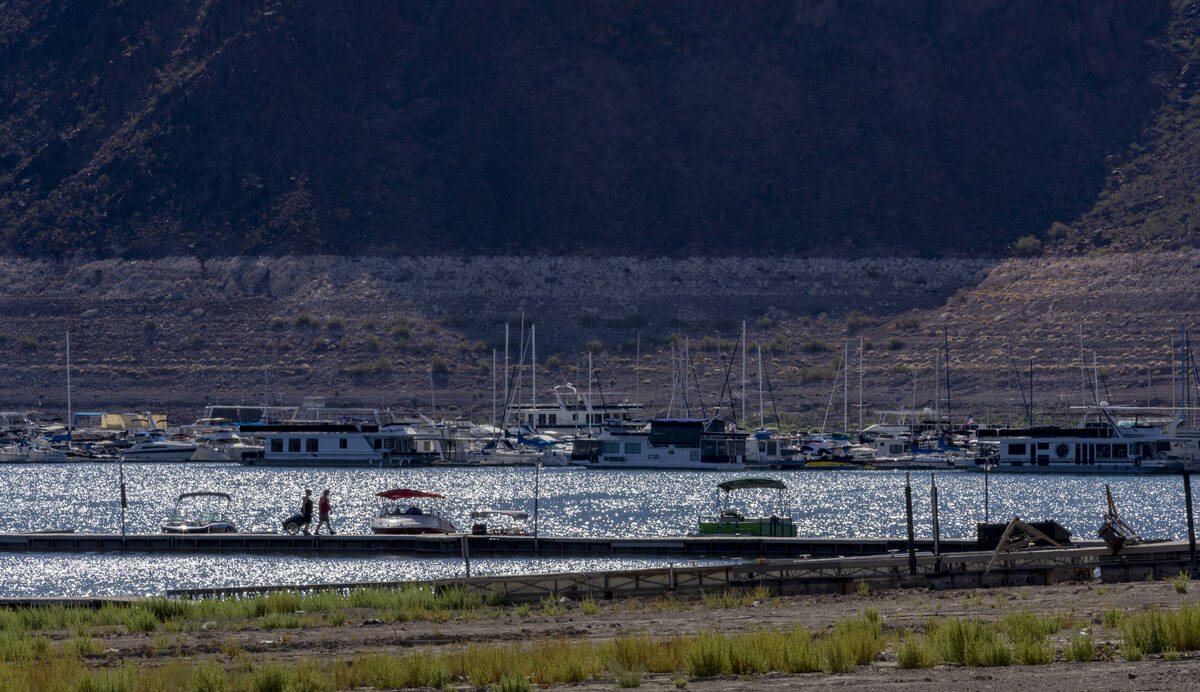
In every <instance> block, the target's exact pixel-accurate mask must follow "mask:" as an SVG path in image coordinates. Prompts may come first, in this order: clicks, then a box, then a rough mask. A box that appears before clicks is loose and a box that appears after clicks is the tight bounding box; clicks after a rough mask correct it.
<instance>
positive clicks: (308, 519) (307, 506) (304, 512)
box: [300, 488, 312, 536]
mask: <svg viewBox="0 0 1200 692" xmlns="http://www.w3.org/2000/svg"><path fill="white" fill-rule="evenodd" d="M300 516H302V517H304V535H305V536H311V535H312V534H311V533H309V531H308V529H309V527H310V526H312V490H311V489H309V488H305V489H304V499H303V500H302V501H301V502H300Z"/></svg>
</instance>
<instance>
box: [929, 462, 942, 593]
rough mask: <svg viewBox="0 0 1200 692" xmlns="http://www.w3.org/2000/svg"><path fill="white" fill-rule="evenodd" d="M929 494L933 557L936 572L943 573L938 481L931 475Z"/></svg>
mask: <svg viewBox="0 0 1200 692" xmlns="http://www.w3.org/2000/svg"><path fill="white" fill-rule="evenodd" d="M929 488H930V490H929V494H930V499H931V500H932V503H933V557H934V558H935V570H936V571H938V572H940V571H942V529H941V525H940V524H939V523H938V487H937V480H936V479H934V477H933V474H932V473H931V474H929Z"/></svg>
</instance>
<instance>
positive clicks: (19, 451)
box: [0, 442, 67, 464]
mask: <svg viewBox="0 0 1200 692" xmlns="http://www.w3.org/2000/svg"><path fill="white" fill-rule="evenodd" d="M64 461H67V454H66V452H63V451H62V450H58V449H52V448H50V447H43V446H41V445H39V444H36V443H35V444H30V443H28V442H17V443H15V444H10V445H5V446H3V447H0V463H3V464H54V463H62V462H64Z"/></svg>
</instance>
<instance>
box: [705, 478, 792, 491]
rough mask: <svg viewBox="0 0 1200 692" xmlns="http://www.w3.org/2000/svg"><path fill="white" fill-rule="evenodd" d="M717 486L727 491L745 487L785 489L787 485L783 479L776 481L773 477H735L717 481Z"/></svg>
mask: <svg viewBox="0 0 1200 692" xmlns="http://www.w3.org/2000/svg"><path fill="white" fill-rule="evenodd" d="M717 488H719V489H721V490H724V491H725V492H729V491H730V490H745V489H747V488H770V489H772V490H787V485H785V484H784V482H783V481H777V480H775V479H774V478H735V479H734V480H731V481H725V482H724V483H718V484H717Z"/></svg>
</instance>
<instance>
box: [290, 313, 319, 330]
mask: <svg viewBox="0 0 1200 692" xmlns="http://www.w3.org/2000/svg"><path fill="white" fill-rule="evenodd" d="M293 324H294V325H296V326H297V327H306V328H309V329H315V328H316V327H319V326H321V321H320V320H318V319H317V318H316V317H313V316H312V315H310V314H308V313H307V312H302V313H300V314H299V315H296V319H295V320H294V321H293Z"/></svg>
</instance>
